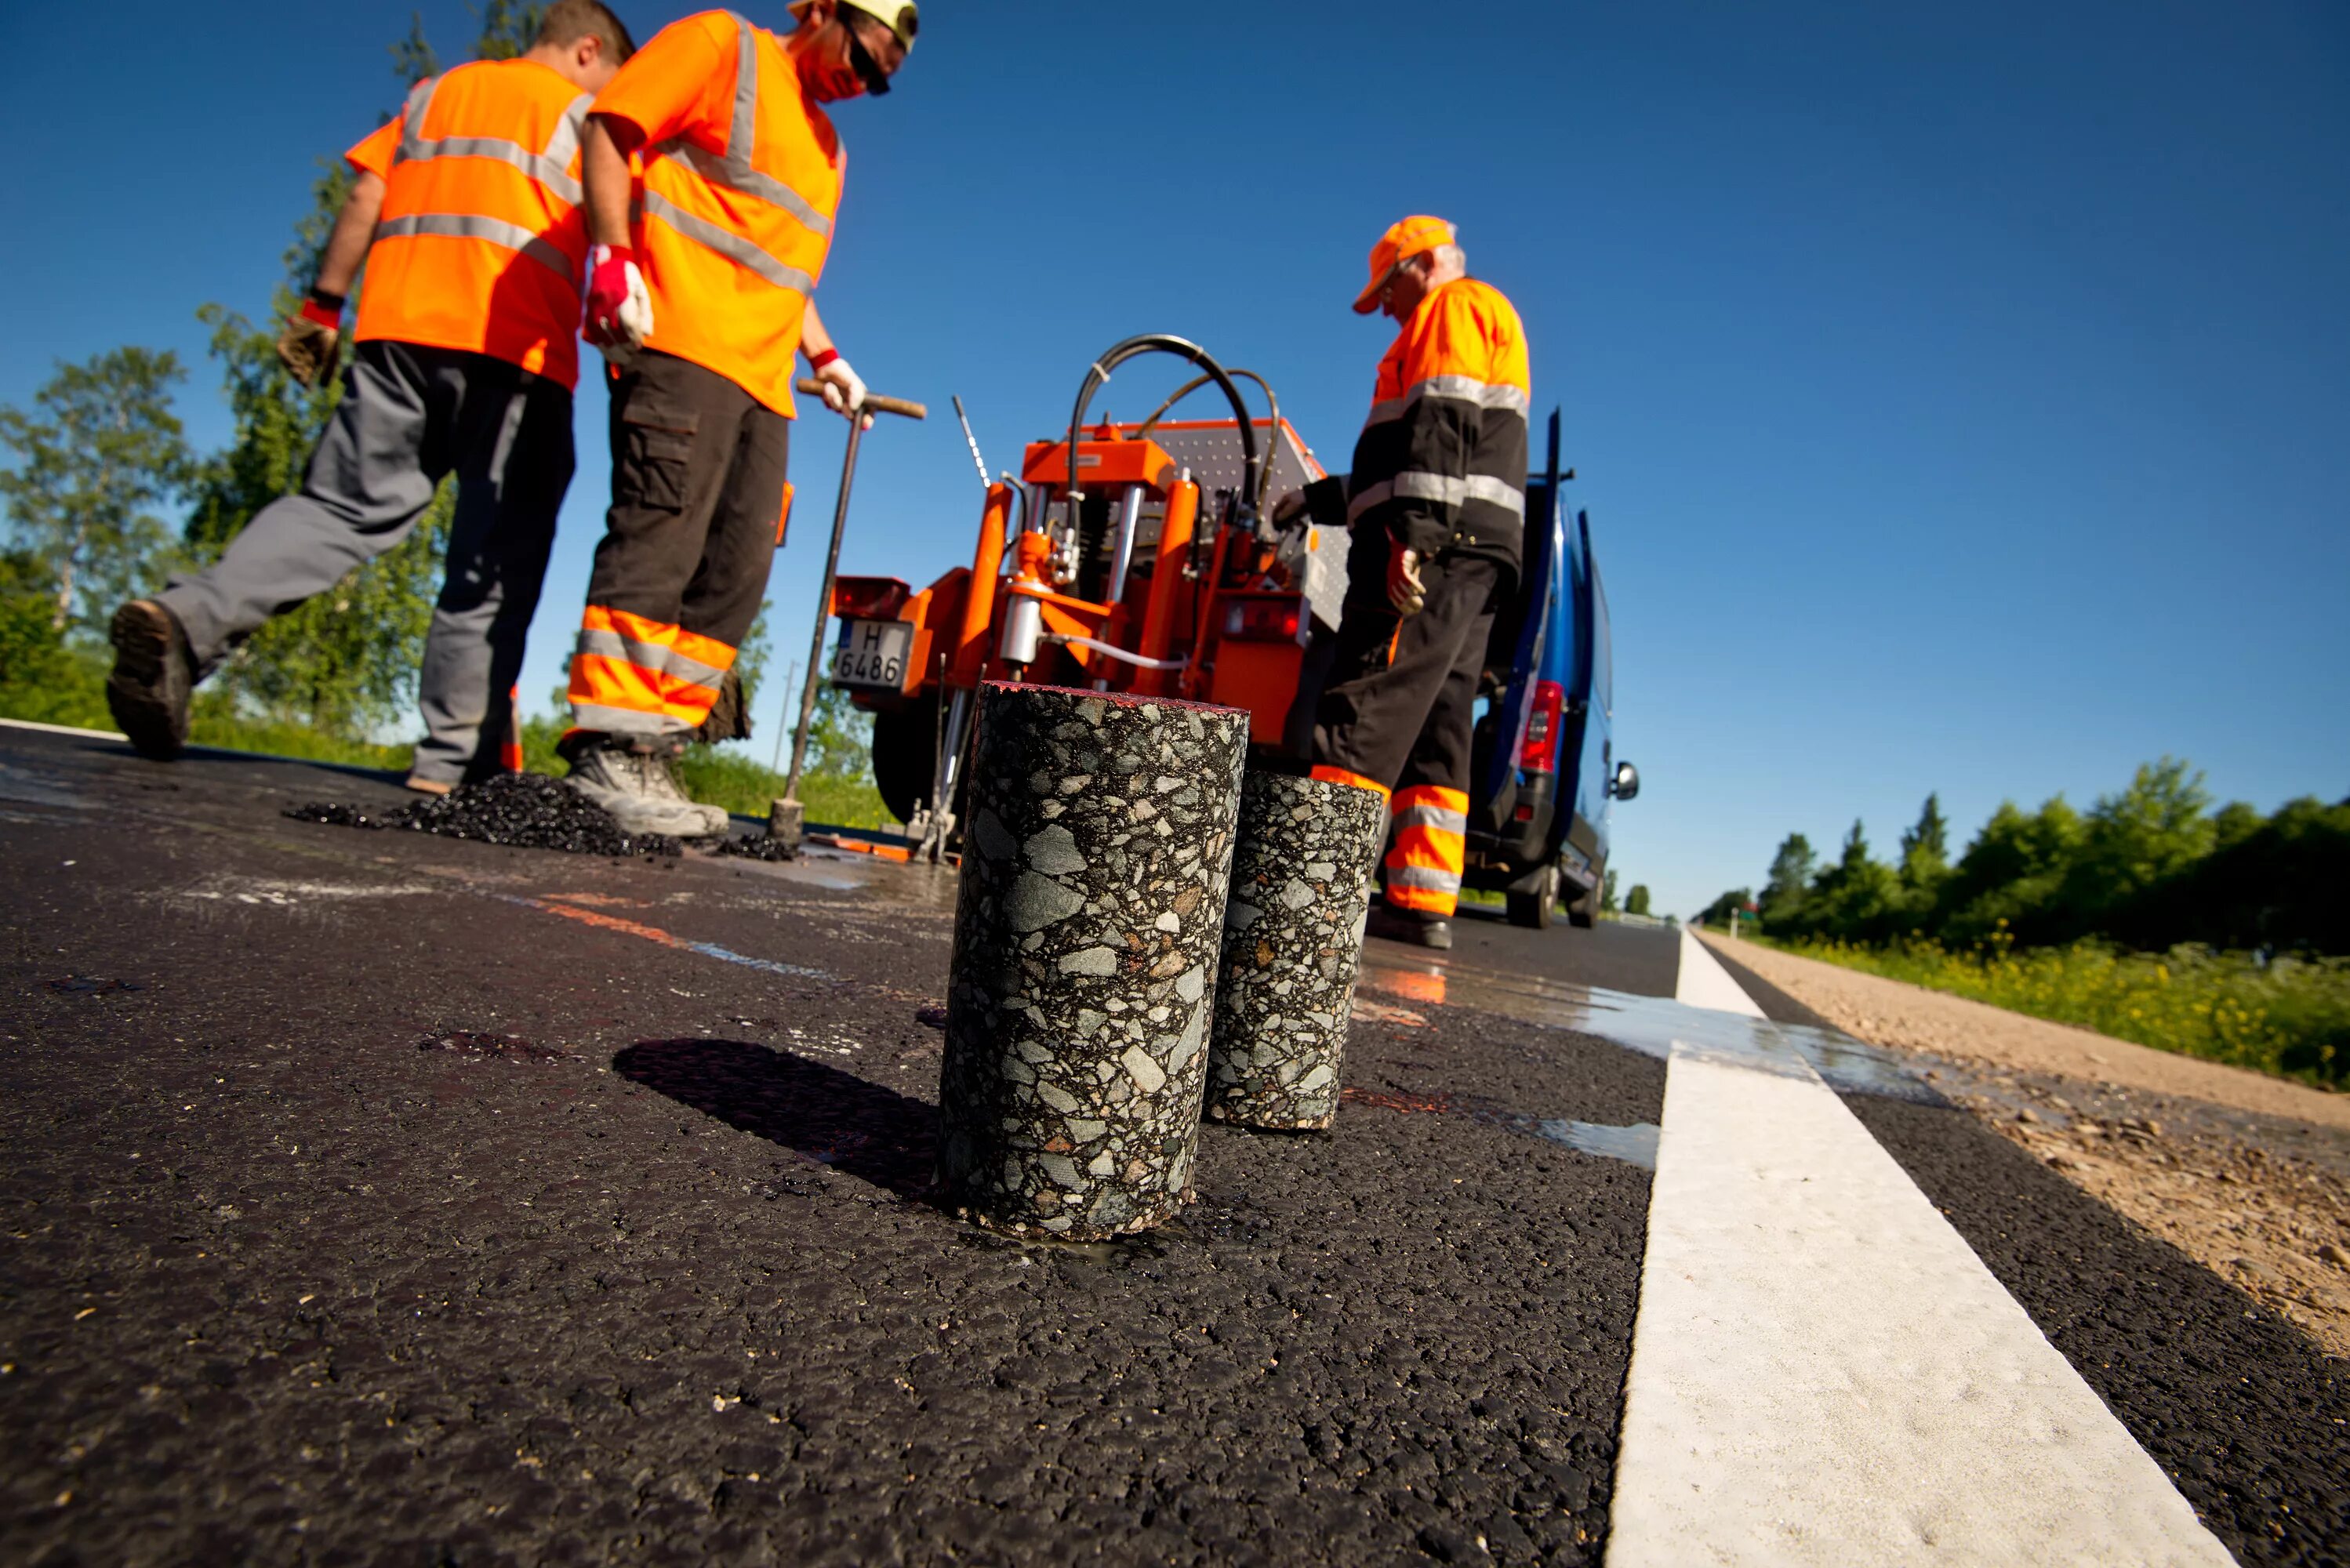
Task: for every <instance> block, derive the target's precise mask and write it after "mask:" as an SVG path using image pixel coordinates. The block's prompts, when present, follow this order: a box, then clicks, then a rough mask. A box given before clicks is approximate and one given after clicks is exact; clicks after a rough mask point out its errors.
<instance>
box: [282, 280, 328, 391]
mask: <svg viewBox="0 0 2350 1568" xmlns="http://www.w3.org/2000/svg"><path fill="white" fill-rule="evenodd" d="M342 336H343V301H342V299H341V297H340V296H337V295H331V294H322V293H320V292H319V291H317V290H316V289H313V290H312V291H311V292H310V297H309V298H307V299H306V300H304V301H303V302H302V308H301V309H299V310H297V311H296V312H295V313H294V314H293V315H292V316H289V317H286V330H285V331H283V332H280V333H279V334H278V335H277V358H278V362H279V363H281V364H283V365H284V366H285V367H286V371H287V373H288V374H290V375H291V376H292V377H293V378H294V379H296V380H297V381H299V382H301V383H302V384H303V385H304V386H306V387H315V386H317V384H318V378H319V377H320V376H321V375H323V374H324V373H326V372H327V371H328V370H330V369H333V368H334V364H335V346H336V344H338V343H339V342H340V341H341V340H342Z"/></svg>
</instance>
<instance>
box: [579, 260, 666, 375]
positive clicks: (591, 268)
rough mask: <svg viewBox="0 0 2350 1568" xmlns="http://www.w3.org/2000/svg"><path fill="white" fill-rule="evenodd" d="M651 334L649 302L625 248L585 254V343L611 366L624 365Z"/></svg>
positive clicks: (651, 299) (643, 283)
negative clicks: (591, 344)
mask: <svg viewBox="0 0 2350 1568" xmlns="http://www.w3.org/2000/svg"><path fill="white" fill-rule="evenodd" d="M652 333H653V298H652V296H651V295H650V293H648V292H647V291H646V289H645V276H644V274H642V273H640V272H639V271H638V270H637V253H636V252H635V251H633V250H630V249H629V247H628V246H627V245H598V246H596V247H594V248H593V249H592V250H590V251H589V252H588V253H587V327H586V334H587V341H588V342H590V343H593V344H594V345H595V346H596V347H597V348H601V349H602V350H603V351H604V358H607V359H609V360H611V361H612V363H614V364H615V365H621V364H626V363H627V362H628V361H629V359H630V358H634V357H635V355H636V351H637V350H638V349H639V348H643V347H644V346H645V339H646V338H648V337H651V336H652Z"/></svg>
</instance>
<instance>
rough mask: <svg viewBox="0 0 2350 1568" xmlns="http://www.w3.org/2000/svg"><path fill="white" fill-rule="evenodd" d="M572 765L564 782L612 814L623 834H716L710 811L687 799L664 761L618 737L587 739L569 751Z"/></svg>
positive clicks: (582, 738) (579, 740)
mask: <svg viewBox="0 0 2350 1568" xmlns="http://www.w3.org/2000/svg"><path fill="white" fill-rule="evenodd" d="M564 750H565V753H566V754H567V756H568V757H569V759H570V762H571V774H570V776H569V777H568V778H567V779H566V780H565V781H564V782H565V783H567V784H570V786H571V787H572V788H573V789H576V790H577V791H578V792H579V793H580V794H583V795H586V796H587V798H588V799H589V800H591V801H593V802H595V803H596V804H597V805H600V806H602V807H603V808H604V809H605V810H606V811H608V812H609V813H611V814H612V820H613V821H614V822H617V823H619V825H620V831H621V832H623V833H664V834H667V835H669V836H671V837H672V838H707V837H708V836H710V835H712V833H715V832H717V831H718V829H717V828H715V827H713V826H711V822H710V817H709V815H708V810H707V808H705V807H702V806H698V805H694V804H693V803H692V802H691V801H690V800H688V799H686V798H685V792H684V791H682V790H681V789H679V788H678V787H677V780H675V779H674V778H671V776H670V772H669V766H668V763H666V761H665V760H664V759H662V758H661V757H659V756H656V755H654V754H653V753H651V752H650V751H645V750H641V749H639V748H637V747H634V746H631V745H629V743H628V742H625V741H622V740H620V739H619V738H617V737H613V736H605V735H583V736H577V737H575V738H574V740H573V742H571V743H570V744H567V746H566V747H565V748H564Z"/></svg>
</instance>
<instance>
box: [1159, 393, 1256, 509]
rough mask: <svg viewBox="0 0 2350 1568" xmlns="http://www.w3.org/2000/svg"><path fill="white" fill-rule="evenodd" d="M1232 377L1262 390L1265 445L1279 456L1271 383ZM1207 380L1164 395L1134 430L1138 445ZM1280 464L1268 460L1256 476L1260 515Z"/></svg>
mask: <svg viewBox="0 0 2350 1568" xmlns="http://www.w3.org/2000/svg"><path fill="white" fill-rule="evenodd" d="M1232 374H1233V375H1235V376H1244V377H1246V378H1247V379H1250V380H1252V381H1254V382H1255V383H1256V384H1257V386H1258V387H1259V388H1260V389H1263V392H1264V406H1265V412H1266V429H1267V431H1269V434H1268V435H1267V437H1266V441H1265V444H1266V445H1268V446H1270V447H1272V448H1273V452H1274V454H1278V453H1279V452H1280V450H1281V444H1280V443H1281V399H1280V398H1279V397H1278V396H1276V395H1275V394H1274V389H1273V383H1272V382H1271V381H1268V380H1266V379H1264V378H1263V376H1260V375H1258V374H1257V373H1256V372H1255V371H1254V370H1240V369H1235V370H1234V371H1233V372H1232ZM1210 379H1211V378H1209V377H1206V376H1194V377H1192V378H1191V379H1190V380H1188V381H1186V382H1184V383H1183V384H1182V385H1181V386H1180V387H1178V388H1176V389H1174V390H1173V391H1172V392H1170V393H1169V394H1168V395H1167V400H1166V401H1165V402H1163V403H1161V404H1159V406H1158V407H1157V408H1155V409H1153V410H1150V417H1149V419H1147V420H1145V421H1142V423H1141V424H1140V425H1139V426H1138V427H1136V429H1135V432H1134V439H1136V440H1137V441H1140V440H1142V439H1143V438H1145V437H1147V436H1149V434H1150V432H1151V431H1152V430H1154V429H1156V428H1157V426H1158V424H1159V421H1160V420H1163V419H1165V418H1166V417H1167V410H1170V409H1171V408H1173V407H1174V406H1175V405H1176V404H1178V403H1180V402H1181V401H1182V400H1184V399H1186V398H1188V397H1190V396H1191V394H1192V393H1194V392H1196V391H1198V390H1199V389H1201V388H1202V387H1204V386H1206V385H1207V384H1208V382H1209V380H1210ZM1245 422H1246V421H1243V423H1245ZM1279 461H1280V459H1279V457H1278V456H1277V455H1269V456H1267V457H1266V459H1265V462H1264V467H1263V471H1262V472H1260V473H1259V474H1258V477H1257V486H1256V496H1255V500H1256V509H1257V510H1258V511H1259V512H1263V510H1264V498H1265V496H1266V495H1267V494H1269V493H1271V492H1272V490H1273V471H1274V465H1275V464H1276V463H1277V462H1279Z"/></svg>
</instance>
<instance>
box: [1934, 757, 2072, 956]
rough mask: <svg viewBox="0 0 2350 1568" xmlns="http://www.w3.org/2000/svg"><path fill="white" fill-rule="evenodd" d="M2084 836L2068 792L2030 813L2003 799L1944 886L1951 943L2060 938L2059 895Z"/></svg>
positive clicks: (1945, 930) (1945, 933) (1944, 926)
mask: <svg viewBox="0 0 2350 1568" xmlns="http://www.w3.org/2000/svg"><path fill="white" fill-rule="evenodd" d="M2084 833H2085V829H2084V826H2083V825H2082V821H2081V814H2080V813H2079V812H2077V811H2074V809H2073V807H2072V805H2071V804H2070V803H2068V802H2067V801H2066V800H2065V799H2064V796H2063V795H2061V794H2060V795H2053V796H2051V797H2050V798H2049V799H2048V800H2046V801H2045V802H2043V803H2042V805H2041V807H2040V809H2039V810H2038V811H2037V812H2035V813H2033V814H2032V815H2025V814H2024V813H2023V812H2022V810H2020V809H2019V808H2018V807H2017V806H2016V804H2015V803H2014V802H2013V801H2002V802H2001V803H2000V805H1999V809H1998V810H1997V811H1994V812H1992V813H1991V819H1990V820H1989V821H1987V822H1985V823H1984V824H1983V826H1982V828H1981V831H1980V832H1978V833H1977V834H1976V835H1975V836H1974V839H1973V841H1972V842H1971V843H1970V844H1969V845H1968V846H1967V850H1966V853H1965V854H1964V855H1963V856H1961V857H1960V859H1959V864H1958V868H1957V871H1956V872H1955V874H1954V875H1953V876H1952V877H1951V879H1950V882H1949V883H1948V884H1947V885H1946V886H1945V887H1944V888H1943V891H1942V907H1943V909H1945V910H1947V911H1948V913H1947V914H1946V915H1945V916H1944V918H1943V919H1942V921H1941V935H1942V937H1943V939H1944V940H1947V941H1952V942H1956V943H1958V944H1960V945H1969V944H1972V943H1976V942H1981V941H1986V940H1990V939H1991V937H1992V936H1993V935H1994V934H1995V933H1997V932H1999V931H2002V930H2005V931H2007V932H2008V933H2009V934H2010V935H2012V936H2015V937H2017V938H2019V939H2021V940H2026V941H2033V940H2043V938H2044V937H2046V936H2047V935H2049V934H2050V933H2053V932H2054V929H2055V915H2054V911H2055V909H2056V900H2057V894H2058V891H2059V889H2060V888H2062V887H2063V885H2064V879H2065V878H2066V877H2068V876H2069V875H2070V874H2071V871H2072V867H2073V862H2074V859H2075V858H2077V857H2079V855H2080V853H2081V843H2082V838H2083V836H2084Z"/></svg>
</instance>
